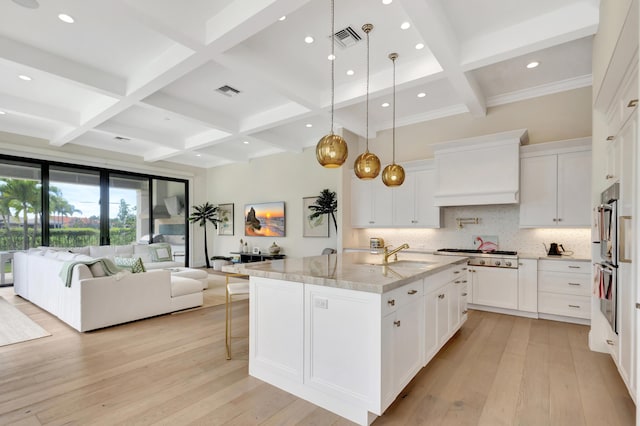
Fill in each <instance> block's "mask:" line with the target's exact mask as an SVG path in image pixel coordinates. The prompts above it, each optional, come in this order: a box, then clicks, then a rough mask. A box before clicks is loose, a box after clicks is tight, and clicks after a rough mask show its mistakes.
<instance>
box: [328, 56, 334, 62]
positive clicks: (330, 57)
mask: <svg viewBox="0 0 640 426" xmlns="http://www.w3.org/2000/svg"><path fill="white" fill-rule="evenodd" d="M335 58H336V55H329V56H327V59H328V60H330V61H333V60H334V59H335Z"/></svg>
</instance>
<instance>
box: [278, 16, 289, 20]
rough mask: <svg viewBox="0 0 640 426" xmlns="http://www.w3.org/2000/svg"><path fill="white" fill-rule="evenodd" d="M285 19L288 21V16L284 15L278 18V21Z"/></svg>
mask: <svg viewBox="0 0 640 426" xmlns="http://www.w3.org/2000/svg"><path fill="white" fill-rule="evenodd" d="M285 19H287V15H282V16H281V17H279V18H278V21H284V20H285Z"/></svg>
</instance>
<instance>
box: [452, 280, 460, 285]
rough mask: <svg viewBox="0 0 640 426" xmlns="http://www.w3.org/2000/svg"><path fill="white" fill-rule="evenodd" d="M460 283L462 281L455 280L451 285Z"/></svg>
mask: <svg viewBox="0 0 640 426" xmlns="http://www.w3.org/2000/svg"><path fill="white" fill-rule="evenodd" d="M461 282H462V281H460V280H457V281H454V282H453V283H454V284H460V283H461Z"/></svg>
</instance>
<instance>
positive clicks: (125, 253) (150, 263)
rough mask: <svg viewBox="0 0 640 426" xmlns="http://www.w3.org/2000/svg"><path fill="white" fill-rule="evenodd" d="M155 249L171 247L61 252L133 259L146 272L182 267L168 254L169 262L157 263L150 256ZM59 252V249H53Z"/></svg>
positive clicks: (108, 248) (132, 247)
mask: <svg viewBox="0 0 640 426" xmlns="http://www.w3.org/2000/svg"><path fill="white" fill-rule="evenodd" d="M155 247H171V246H170V245H169V244H164V243H157V244H127V245H122V246H86V247H72V248H65V249H63V250H66V251H71V252H73V253H78V254H84V255H87V256H91V257H93V258H98V257H109V258H113V257H116V256H118V257H135V258H138V257H139V258H140V259H142V263H143V264H144V268H145V269H146V270H152V269H166V268H176V267H180V266H184V263H183V262H176V261H174V260H173V257H172V256H171V252H169V254H170V256H169V257H170V258H171V260H165V261H158V260H155V259H154V258H153V256H152V251H151V250H152V249H153V248H155ZM54 250H61V249H54Z"/></svg>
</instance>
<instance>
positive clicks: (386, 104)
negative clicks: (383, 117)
mask: <svg viewBox="0 0 640 426" xmlns="http://www.w3.org/2000/svg"><path fill="white" fill-rule="evenodd" d="M389 105H390V104H389V102H385V103H383V104H382V105H381V106H382V108H386V107H388V106H389Z"/></svg>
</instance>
